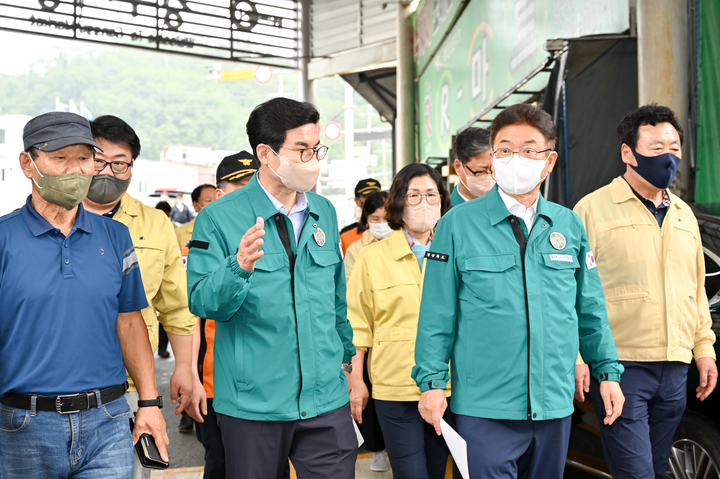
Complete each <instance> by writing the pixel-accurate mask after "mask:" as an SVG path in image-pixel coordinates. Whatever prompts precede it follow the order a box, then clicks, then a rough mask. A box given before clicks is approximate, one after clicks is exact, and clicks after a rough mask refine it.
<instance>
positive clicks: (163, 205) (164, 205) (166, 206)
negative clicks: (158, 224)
mask: <svg viewBox="0 0 720 479" xmlns="http://www.w3.org/2000/svg"><path fill="white" fill-rule="evenodd" d="M155 209H158V210H160V211H162V212H163V213H165V214H166V215H170V213H171V212H172V206H170V203H168V202H167V201H158V204H156V205H155Z"/></svg>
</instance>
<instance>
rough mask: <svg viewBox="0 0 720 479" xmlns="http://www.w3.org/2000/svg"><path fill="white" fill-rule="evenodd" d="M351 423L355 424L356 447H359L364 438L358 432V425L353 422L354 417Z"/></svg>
mask: <svg viewBox="0 0 720 479" xmlns="http://www.w3.org/2000/svg"><path fill="white" fill-rule="evenodd" d="M352 423H353V426H355V435H356V436H357V441H358V447H360V446H362V445H363V443H364V442H365V438H363V437H362V434H360V428H359V427H358V425H357V423H356V422H355V419H353V422H352Z"/></svg>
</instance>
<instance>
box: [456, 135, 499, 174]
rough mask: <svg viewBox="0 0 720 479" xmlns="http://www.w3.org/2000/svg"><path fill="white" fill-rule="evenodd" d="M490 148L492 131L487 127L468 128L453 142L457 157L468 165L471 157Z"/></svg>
mask: <svg viewBox="0 0 720 479" xmlns="http://www.w3.org/2000/svg"><path fill="white" fill-rule="evenodd" d="M489 148H490V132H489V131H488V130H486V129H485V128H468V129H466V130H463V131H461V132H460V133H459V134H458V135H457V136H456V137H455V141H454V142H453V152H454V153H455V158H456V159H457V160H459V161H460V163H462V164H463V165H466V164H467V162H468V161H470V158H472V157H473V156H477V155H479V154H480V153H482V152H483V151H485V150H487V149H489Z"/></svg>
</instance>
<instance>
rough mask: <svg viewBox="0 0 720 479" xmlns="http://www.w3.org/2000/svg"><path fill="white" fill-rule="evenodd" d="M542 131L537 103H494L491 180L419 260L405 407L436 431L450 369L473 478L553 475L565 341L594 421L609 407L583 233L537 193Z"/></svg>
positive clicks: (547, 134)
mask: <svg viewBox="0 0 720 479" xmlns="http://www.w3.org/2000/svg"><path fill="white" fill-rule="evenodd" d="M555 140H556V133H555V127H554V125H553V123H552V119H551V118H550V115H548V114H547V113H545V112H543V111H542V110H540V109H539V108H537V107H535V106H532V105H527V104H522V105H513V106H510V107H508V108H506V109H505V110H503V111H502V112H501V113H500V114H499V115H498V116H497V117H496V118H495V119H494V120H493V123H492V126H491V136H490V144H491V145H492V146H493V170H494V176H495V179H496V180H497V187H493V189H492V190H490V192H489V193H488V194H487V195H486V196H484V197H482V198H478V199H477V200H474V201H470V202H467V203H464V204H462V205H459V206H455V207H453V209H451V210H450V212H449V213H448V214H446V215H445V216H444V217H443V218H442V219H441V220H440V222H439V223H438V226H437V229H436V230H435V238H434V240H433V244H432V248H431V250H430V251H429V252H428V253H426V256H425V258H426V266H425V269H424V274H425V278H424V285H423V296H422V303H421V307H420V319H419V325H418V333H417V342H416V346H415V361H416V366H415V367H414V368H413V372H412V375H413V378H414V379H415V381H416V383H417V385H418V386H419V387H420V389H421V391H423V393H422V397H421V399H420V403H419V405H418V408H419V409H420V413H421V414H422V415H423V417H424V418H425V420H426V421H427V422H429V423H431V424H433V425H434V426H435V429H436V431H437V432H438V434H440V418H441V417H442V413H443V412H444V410H445V408H446V407H447V403H446V401H445V395H444V391H443V389H445V387H446V383H447V381H448V380H449V379H450V376H452V389H453V395H452V410H453V412H454V413H455V415H456V418H457V429H458V433H459V434H460V435H461V436H462V437H463V438H464V439H465V440H466V441H467V447H468V459H469V462H468V465H469V470H470V476H471V477H473V478H483V479H486V478H503V479H504V478H516V477H531V478H533V479H556V478H558V477H562V475H563V468H564V464H565V458H566V455H567V447H568V440H569V436H570V425H571V423H570V417H571V414H572V412H573V393H574V390H575V361H576V359H577V354H578V350H579V351H581V352H582V356H583V358H585V359H586V361H587V362H588V363H590V365H591V368H592V374H593V375H594V376H595V378H596V379H597V380H598V381H600V390H601V392H602V398H603V401H604V403H605V410H606V414H607V416H606V417H605V419H604V420H605V423H606V424H611V423H612V422H613V421H614V420H615V419H616V418H617V417H618V416H619V415H620V413H621V411H622V406H623V402H624V398H623V395H622V392H621V391H620V386H619V384H618V383H619V381H620V375H621V374H622V372H623V367H622V366H621V365H620V364H619V363H618V357H617V352H616V351H615V344H614V342H613V338H612V335H611V333H610V328H609V326H608V320H607V311H606V309H605V298H604V296H603V291H602V286H601V284H600V278H599V276H598V273H597V269H596V268H595V259H594V257H593V254H592V251H590V247H589V245H588V240H587V237H586V235H585V229H584V228H583V224H582V222H581V221H580V218H578V217H577V216H576V215H575V214H574V213H573V212H572V211H571V210H569V209H567V208H563V207H561V206H559V205H556V204H554V203H550V202H548V201H546V200H545V199H544V198H543V197H542V196H541V195H540V194H539V190H540V185H541V184H542V181H543V180H544V179H545V177H546V176H547V174H548V173H549V172H550V171H552V169H553V167H554V165H555V160H556V159H557V153H555V152H554V151H552V150H553V147H554V145H555ZM588 358H591V359H588ZM448 362H450V365H451V367H452V374H449V369H448Z"/></svg>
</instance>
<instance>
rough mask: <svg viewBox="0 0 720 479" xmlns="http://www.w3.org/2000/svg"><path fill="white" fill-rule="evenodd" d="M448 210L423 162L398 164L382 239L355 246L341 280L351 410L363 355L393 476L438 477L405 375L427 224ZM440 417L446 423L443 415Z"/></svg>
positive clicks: (359, 397)
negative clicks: (352, 352) (349, 330)
mask: <svg viewBox="0 0 720 479" xmlns="http://www.w3.org/2000/svg"><path fill="white" fill-rule="evenodd" d="M449 208H450V199H449V197H448V193H447V190H446V189H445V187H444V186H443V183H442V179H441V177H440V175H439V174H438V173H437V172H436V171H435V170H433V169H432V168H431V167H429V166H428V165H426V164H423V163H415V164H411V165H408V166H406V167H405V168H403V169H402V170H400V172H398V174H397V175H396V176H395V179H394V180H393V184H392V186H391V187H390V191H389V192H388V199H387V202H386V203H385V211H386V214H387V221H388V224H389V226H390V227H391V228H392V229H393V230H394V231H393V233H392V234H391V235H390V236H389V237H388V238H387V239H386V240H385V241H380V242H378V243H374V244H371V245H368V246H367V247H365V248H363V249H362V250H361V251H360V253H359V254H358V257H357V261H356V263H355V267H354V268H353V271H352V274H351V275H350V279H349V281H348V295H347V299H348V319H349V320H350V323H351V324H352V326H353V333H354V338H353V343H354V345H355V347H356V349H357V354H356V356H354V357H353V370H352V373H351V374H350V382H349V386H350V405H351V409H352V414H353V417H354V418H355V419H356V420H357V421H358V422H362V410H363V408H364V407H365V404H366V403H367V400H368V390H367V387H366V386H365V384H364V383H363V360H364V358H365V355H366V354H367V355H368V372H369V376H370V382H371V383H372V391H373V398H374V399H375V407H376V411H377V415H378V419H379V421H380V428H381V429H382V433H383V437H384V438H385V445H386V448H387V451H388V456H389V458H390V464H391V466H392V470H393V477H394V478H395V479H403V478H408V479H435V478H443V477H445V467H446V464H447V457H448V450H447V448H446V446H445V443H444V441H443V439H442V437H440V436H438V435H437V434H435V431H434V430H433V429H432V427H430V426H429V425H428V424H426V423H425V422H424V421H423V419H422V417H421V416H420V413H419V412H418V409H417V405H418V400H419V399H420V389H419V388H418V387H417V386H416V385H415V382H414V381H413V380H412V378H411V376H410V374H411V371H412V367H413V365H414V360H413V355H414V350H415V334H416V332H417V319H418V314H419V311H420V291H421V287H422V267H423V259H424V257H425V253H426V252H427V251H428V250H429V248H430V245H431V244H432V239H433V228H434V227H435V224H436V223H437V221H438V220H439V219H440V217H441V216H442V215H443V214H444V213H445V212H447V210H448V209H449ZM449 394H450V392H449V390H448V396H449ZM448 411H449V408H448ZM446 419H447V420H449V422H451V421H452V418H451V417H449V416H448V417H447V418H446Z"/></svg>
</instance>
